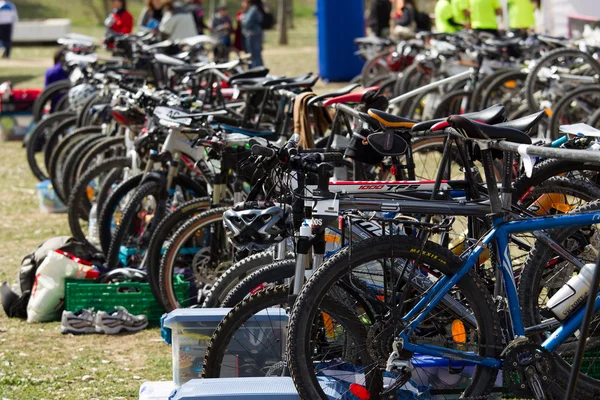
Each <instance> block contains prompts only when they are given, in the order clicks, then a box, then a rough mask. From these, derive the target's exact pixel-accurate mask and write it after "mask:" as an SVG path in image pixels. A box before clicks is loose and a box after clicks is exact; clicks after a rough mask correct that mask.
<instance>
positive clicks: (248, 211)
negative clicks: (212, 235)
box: [223, 201, 293, 250]
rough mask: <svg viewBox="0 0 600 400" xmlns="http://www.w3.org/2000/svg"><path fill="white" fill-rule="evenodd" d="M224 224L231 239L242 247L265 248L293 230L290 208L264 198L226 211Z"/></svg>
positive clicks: (234, 244)
mask: <svg viewBox="0 0 600 400" xmlns="http://www.w3.org/2000/svg"><path fill="white" fill-rule="evenodd" d="M223 225H224V226H225V231H226V232H227V235H228V237H229V242H230V243H231V244H232V245H233V246H235V247H236V248H238V249H242V250H265V249H267V248H269V247H270V246H272V245H273V244H276V243H278V242H280V241H282V240H283V239H285V237H286V232H288V231H293V220H292V214H291V212H289V209H288V207H287V206H284V208H282V207H279V206H276V205H275V204H274V203H272V202H264V201H261V202H256V201H255V202H247V203H240V204H238V205H236V206H235V207H233V208H232V209H230V210H228V211H226V212H225V213H224V214H223Z"/></svg>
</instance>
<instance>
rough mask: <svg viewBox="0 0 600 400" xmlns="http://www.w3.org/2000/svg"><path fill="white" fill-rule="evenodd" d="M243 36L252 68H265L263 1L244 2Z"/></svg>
mask: <svg viewBox="0 0 600 400" xmlns="http://www.w3.org/2000/svg"><path fill="white" fill-rule="evenodd" d="M242 9H243V10H244V14H243V15H242V34H243V35H244V49H245V51H246V53H250V60H251V62H252V68H256V67H262V66H264V63H263V59H262V42H263V29H262V22H263V18H264V13H265V12H264V7H263V4H262V1H261V0H243V1H242Z"/></svg>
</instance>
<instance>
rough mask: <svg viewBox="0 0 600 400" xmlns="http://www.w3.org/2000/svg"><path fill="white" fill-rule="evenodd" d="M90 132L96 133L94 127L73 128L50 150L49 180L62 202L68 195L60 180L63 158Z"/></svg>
mask: <svg viewBox="0 0 600 400" xmlns="http://www.w3.org/2000/svg"><path fill="white" fill-rule="evenodd" d="M90 134H98V130H96V129H95V128H94V129H90V128H82V129H76V130H74V131H73V132H72V133H71V134H70V135H68V136H67V137H65V138H64V139H63V140H61V141H60V143H58V145H57V146H56V148H55V149H54V150H53V151H52V155H51V156H50V161H49V163H48V173H49V175H50V180H51V181H52V186H53V187H54V190H55V191H56V194H57V196H58V197H59V198H60V200H61V201H62V202H63V203H64V204H67V200H68V197H66V196H65V195H64V194H63V192H62V186H61V185H60V182H62V172H63V167H64V164H65V160H66V158H67V156H68V155H69V154H71V151H72V150H73V148H74V147H75V146H76V145H77V144H78V143H79V142H81V141H82V140H83V139H85V138H86V137H88V135H90Z"/></svg>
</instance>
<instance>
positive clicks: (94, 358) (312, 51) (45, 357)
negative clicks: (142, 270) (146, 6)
mask: <svg viewBox="0 0 600 400" xmlns="http://www.w3.org/2000/svg"><path fill="white" fill-rule="evenodd" d="M94 29H95V28H94ZM74 31H78V32H81V33H89V32H90V31H89V30H84V29H74ZM94 31H95V30H92V33H93V32H94ZM315 32H316V23H315V21H314V19H304V20H298V21H297V28H296V29H295V30H294V31H291V32H290V45H289V46H287V47H279V46H277V45H276V44H275V43H276V37H275V35H276V34H275V32H269V33H268V35H267V42H266V44H265V63H266V65H267V66H268V67H269V68H271V71H272V73H274V74H281V75H288V76H290V75H295V74H301V73H305V72H308V71H313V72H315V73H316V72H317V54H316V47H315ZM52 51H53V49H52V48H51V47H17V48H15V51H14V57H13V58H12V59H11V60H10V61H9V62H7V63H5V65H3V64H2V63H3V61H0V81H4V80H7V79H11V80H13V81H14V82H15V83H16V84H17V85H18V86H21V87H41V86H42V85H43V72H44V70H45V69H46V68H47V67H48V66H49V65H50V62H49V60H50V59H51V54H52ZM6 64H9V65H8V66H7V65H6ZM334 87H335V86H334ZM319 90H325V87H324V85H323V84H321V85H320V88H319ZM0 160H1V161H0V215H1V216H2V218H1V220H0V280H1V281H6V280H9V281H11V282H14V281H15V279H16V274H17V271H18V268H19V265H20V263H21V259H22V258H23V256H25V255H26V254H28V253H30V252H31V251H32V250H33V249H35V247H36V246H37V245H38V244H40V243H41V242H42V241H44V240H45V239H47V238H50V237H53V236H58V235H68V234H69V227H68V224H67V218H66V215H64V214H58V215H55V214H50V215H48V214H41V213H40V212H39V209H38V204H37V198H36V194H35V191H34V188H35V184H36V183H37V182H36V180H35V179H34V177H33V175H32V174H31V172H30V171H29V167H28V165H27V162H26V159H25V151H24V149H23V148H22V147H21V144H20V143H15V142H10V143H1V144H0ZM84 377H85V378H84ZM170 378H171V349H170V347H168V346H166V345H165V344H163V343H162V341H161V339H160V334H159V331H158V329H149V330H147V331H145V332H140V333H137V334H134V335H125V336H118V337H114V336H104V335H102V336H101V335H87V336H72V335H66V336H65V335H61V333H60V326H59V323H45V324H32V325H30V324H27V323H26V322H23V321H20V320H13V319H8V318H7V317H6V316H5V315H4V313H3V312H0V399H11V400H28V399H82V398H85V399H95V398H97V399H118V398H122V399H136V398H137V397H138V389H139V386H140V384H141V383H142V382H143V381H144V380H169V379H170Z"/></svg>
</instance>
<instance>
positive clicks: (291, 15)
mask: <svg viewBox="0 0 600 400" xmlns="http://www.w3.org/2000/svg"><path fill="white" fill-rule="evenodd" d="M287 3H288V5H287V11H288V21H289V23H290V29H294V0H287Z"/></svg>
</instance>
